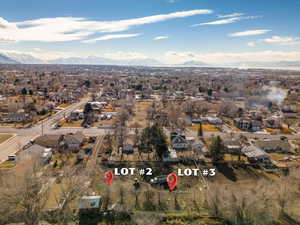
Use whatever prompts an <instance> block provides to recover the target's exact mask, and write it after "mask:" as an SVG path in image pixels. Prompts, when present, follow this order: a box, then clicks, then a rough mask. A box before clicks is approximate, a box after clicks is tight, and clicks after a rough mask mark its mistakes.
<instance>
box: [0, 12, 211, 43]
mask: <svg viewBox="0 0 300 225" xmlns="http://www.w3.org/2000/svg"><path fill="white" fill-rule="evenodd" d="M212 12H213V11H212V10H208V9H196V10H189V11H179V12H174V13H169V14H159V15H153V16H146V17H140V18H133V19H124V20H116V21H95V20H88V19H86V18H82V17H55V18H41V19H36V20H28V21H22V22H8V21H6V20H4V19H3V18H0V40H1V39H9V40H15V41H41V42H62V41H74V40H83V39H84V38H87V37H88V36H90V35H94V34H97V33H105V32H107V33H109V32H121V31H126V30H129V29H130V28H132V27H135V26H141V25H144V24H151V23H157V22H162V21H166V20H171V19H176V18H184V17H189V16H195V15H201V14H210V13H212ZM4 29H5V30H4Z"/></svg>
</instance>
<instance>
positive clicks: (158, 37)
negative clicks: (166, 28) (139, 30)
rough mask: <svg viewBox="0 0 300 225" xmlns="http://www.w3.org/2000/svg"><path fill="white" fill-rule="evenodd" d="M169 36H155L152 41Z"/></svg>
mask: <svg viewBox="0 0 300 225" xmlns="http://www.w3.org/2000/svg"><path fill="white" fill-rule="evenodd" d="M167 38H169V36H157V37H155V38H153V40H154V41H158V40H163V39H167Z"/></svg>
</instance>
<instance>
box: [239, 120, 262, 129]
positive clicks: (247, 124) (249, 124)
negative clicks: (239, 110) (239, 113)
mask: <svg viewBox="0 0 300 225" xmlns="http://www.w3.org/2000/svg"><path fill="white" fill-rule="evenodd" d="M234 124H235V126H236V127H238V128H239V129H241V130H244V131H249V132H256V131H260V130H261V129H262V122H261V121H259V120H252V119H243V118H241V119H235V120H234Z"/></svg>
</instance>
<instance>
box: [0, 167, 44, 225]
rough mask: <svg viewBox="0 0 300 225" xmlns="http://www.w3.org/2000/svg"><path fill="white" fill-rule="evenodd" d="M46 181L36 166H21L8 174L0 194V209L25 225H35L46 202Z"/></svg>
mask: <svg viewBox="0 0 300 225" xmlns="http://www.w3.org/2000/svg"><path fill="white" fill-rule="evenodd" d="M46 181H47V179H46V177H44V176H43V175H42V174H41V173H40V171H39V169H38V168H37V167H36V166H30V167H29V166H28V167H26V166H23V167H22V169H19V170H16V171H15V172H14V173H12V174H9V175H8V176H7V178H6V179H5V182H4V185H3V188H1V192H0V199H1V201H2V202H1V203H2V204H1V206H2V207H1V208H2V209H4V210H5V209H7V211H8V213H9V214H12V215H13V216H14V218H15V219H16V220H18V221H19V222H24V223H25V225H37V224H38V223H39V221H40V220H41V218H42V212H43V209H44V207H45V205H46V202H47V200H48V184H47V182H46ZM8 216H10V215H8Z"/></svg>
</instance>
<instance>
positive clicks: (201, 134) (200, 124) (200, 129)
mask: <svg viewBox="0 0 300 225" xmlns="http://www.w3.org/2000/svg"><path fill="white" fill-rule="evenodd" d="M202 136H203V128H202V123H201V122H200V123H199V127H198V137H202Z"/></svg>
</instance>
